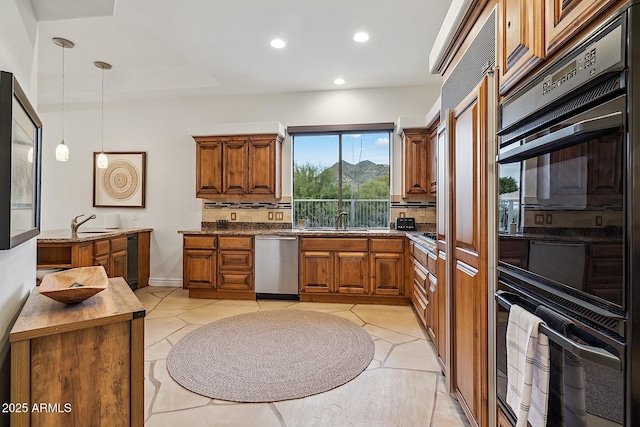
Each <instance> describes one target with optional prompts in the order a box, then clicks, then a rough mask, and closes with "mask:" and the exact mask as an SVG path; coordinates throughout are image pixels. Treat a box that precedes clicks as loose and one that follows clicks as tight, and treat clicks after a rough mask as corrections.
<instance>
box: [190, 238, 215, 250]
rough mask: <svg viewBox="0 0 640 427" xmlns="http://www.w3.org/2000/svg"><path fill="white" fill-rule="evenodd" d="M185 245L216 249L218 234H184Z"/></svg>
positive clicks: (191, 247) (194, 247)
mask: <svg viewBox="0 0 640 427" xmlns="http://www.w3.org/2000/svg"><path fill="white" fill-rule="evenodd" d="M184 247H185V248H188V249H215V248H216V236H184Z"/></svg>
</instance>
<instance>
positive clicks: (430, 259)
mask: <svg viewBox="0 0 640 427" xmlns="http://www.w3.org/2000/svg"><path fill="white" fill-rule="evenodd" d="M427 270H429V273H431V274H436V254H434V253H433V252H429V253H427Z"/></svg>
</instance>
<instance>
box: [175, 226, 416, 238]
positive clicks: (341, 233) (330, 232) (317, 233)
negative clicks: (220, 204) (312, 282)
mask: <svg viewBox="0 0 640 427" xmlns="http://www.w3.org/2000/svg"><path fill="white" fill-rule="evenodd" d="M178 233H180V234H191V235H193V234H200V235H218V236H302V237H394V236H395V237H404V236H405V235H406V234H407V233H406V232H405V231H397V230H388V229H379V230H377V229H373V230H365V229H362V230H360V229H350V230H334V229H324V228H323V229H303V230H301V229H298V228H287V229H262V228H257V229H242V230H202V229H200V230H179V231H178Z"/></svg>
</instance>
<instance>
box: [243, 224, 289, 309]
mask: <svg viewBox="0 0 640 427" xmlns="http://www.w3.org/2000/svg"><path fill="white" fill-rule="evenodd" d="M255 245H256V248H255V260H254V265H255V275H256V277H255V286H256V297H257V298H272V299H296V300H297V299H298V238H297V237H295V236H279V235H265V236H260V235H258V236H256V237H255Z"/></svg>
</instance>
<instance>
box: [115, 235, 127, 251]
mask: <svg viewBox="0 0 640 427" xmlns="http://www.w3.org/2000/svg"><path fill="white" fill-rule="evenodd" d="M126 250H127V237H126V236H123V237H116V238H114V239H111V252H118V251H126Z"/></svg>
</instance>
